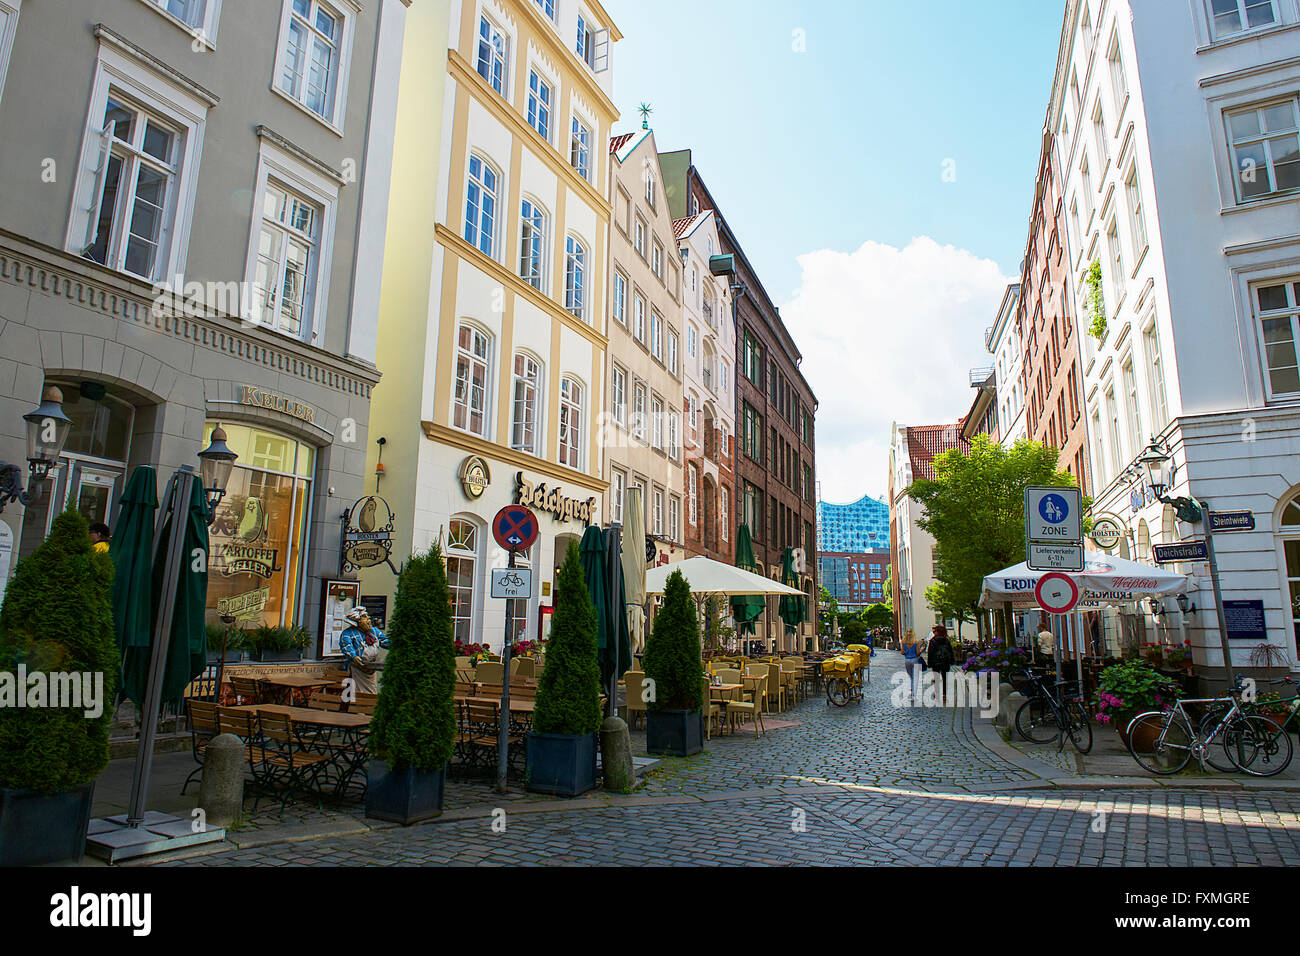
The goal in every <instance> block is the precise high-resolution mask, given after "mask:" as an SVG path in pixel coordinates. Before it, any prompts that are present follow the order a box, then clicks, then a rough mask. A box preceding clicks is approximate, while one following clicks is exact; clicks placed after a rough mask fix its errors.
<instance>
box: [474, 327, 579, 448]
mask: <svg viewBox="0 0 1300 956" xmlns="http://www.w3.org/2000/svg"><path fill="white" fill-rule="evenodd" d="M492 346H493V342H492V337H491V336H490V335H489V334H488V333H487V332H485V331H484V330H483V329H481V328H479V327H478V326H475V325H469V324H467V323H462V324H461V325H460V326H458V327H457V329H456V383H455V392H454V396H453V399H452V413H451V416H452V417H451V423H452V425H453V426H454V427H456V428H459V429H460V430H462V431H465V432H468V433H470V434H471V435H478V436H479V437H480V438H490V437H491V434H490V433H491V424H492V420H493V415H492V405H493V403H492V369H493V367H494V366H493V354H492V353H493V349H492ZM544 371H545V365H544V364H543V363H542V361H541V359H539V358H537V357H536V356H534V355H530V354H528V353H526V352H517V353H515V356H514V363H513V365H512V373H511V383H510V385H511V390H510V403H511V405H510V447H511V448H513V449H515V450H516V451H522V452H526V453H528V454H530V455H537V456H539V457H540V456H542V455H543V454H544V441H543V436H542V424H543V422H544V421H545V420H546V419H545V415H544V414H543V413H544V411H545V396H546V394H547V391H546V387H545V377H544ZM585 398H586V390H585V387H584V385H583V383H582V382H581V381H580V380H579V379H578V378H577V377H575V376H573V375H568V374H565V375H561V376H560V409H559V411H560V415H559V436H558V443H557V446H558V455H557V458H556V460H557V461H558V462H559V463H560V464H561V465H567V466H568V467H570V468H575V469H582V468H583V467H584V464H585V461H586V449H585V448H584V441H583V436H584V435H585V434H586V406H585Z"/></svg>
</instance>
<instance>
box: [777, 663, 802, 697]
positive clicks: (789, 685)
mask: <svg viewBox="0 0 1300 956" xmlns="http://www.w3.org/2000/svg"><path fill="white" fill-rule="evenodd" d="M781 690H782V691H783V692H784V693H785V695H786V697H787V698H788V699H789V701H790V702H791V703H794V702H795V701H796V700H798V698H799V665H798V664H796V663H795V662H794V661H792V660H790V658H788V657H787V658H786V659H785V660H783V661H782V662H781Z"/></svg>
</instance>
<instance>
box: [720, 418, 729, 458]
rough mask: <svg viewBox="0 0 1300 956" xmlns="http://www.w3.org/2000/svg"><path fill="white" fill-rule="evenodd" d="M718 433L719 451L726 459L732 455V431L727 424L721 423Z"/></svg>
mask: <svg viewBox="0 0 1300 956" xmlns="http://www.w3.org/2000/svg"><path fill="white" fill-rule="evenodd" d="M718 431H719V434H718V442H719V444H718V451H719V452H720V453H721V455H722V457H723V458H724V459H725V458H727V457H728V456H730V454H731V429H730V428H728V427H727V423H726V422H719V423H718Z"/></svg>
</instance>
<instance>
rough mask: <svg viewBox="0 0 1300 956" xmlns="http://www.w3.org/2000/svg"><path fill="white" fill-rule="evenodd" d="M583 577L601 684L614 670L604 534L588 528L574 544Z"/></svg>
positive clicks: (593, 527) (598, 529)
mask: <svg viewBox="0 0 1300 956" xmlns="http://www.w3.org/2000/svg"><path fill="white" fill-rule="evenodd" d="M578 552H579V557H580V558H581V560H582V571H583V576H584V577H585V578H586V580H587V593H588V594H589V595H590V596H591V606H592V609H593V610H595V612H596V656H597V657H598V658H599V660H600V676H601V683H602V684H605V685H607V684H608V683H609V675H610V673H611V672H612V671H613V668H614V642H613V641H612V640H610V626H609V568H608V566H607V565H606V563H605V535H604V534H603V533H602V532H601V530H600V528H598V527H596V526H595V525H591V526H590V527H588V528H587V530H586V531H585V532H584V533H583V535H582V542H581V543H580V544H579V545H578Z"/></svg>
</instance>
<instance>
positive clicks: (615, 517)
mask: <svg viewBox="0 0 1300 956" xmlns="http://www.w3.org/2000/svg"><path fill="white" fill-rule="evenodd" d="M609 474H610V482H609V498H610V501H609V520H610V521H612V522H614V524H622V523H623V496H624V494H625V493H626V489H627V475H625V474H624V473H623V472H621V471H619V470H618V469H617V468H611V469H610V473H609Z"/></svg>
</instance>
